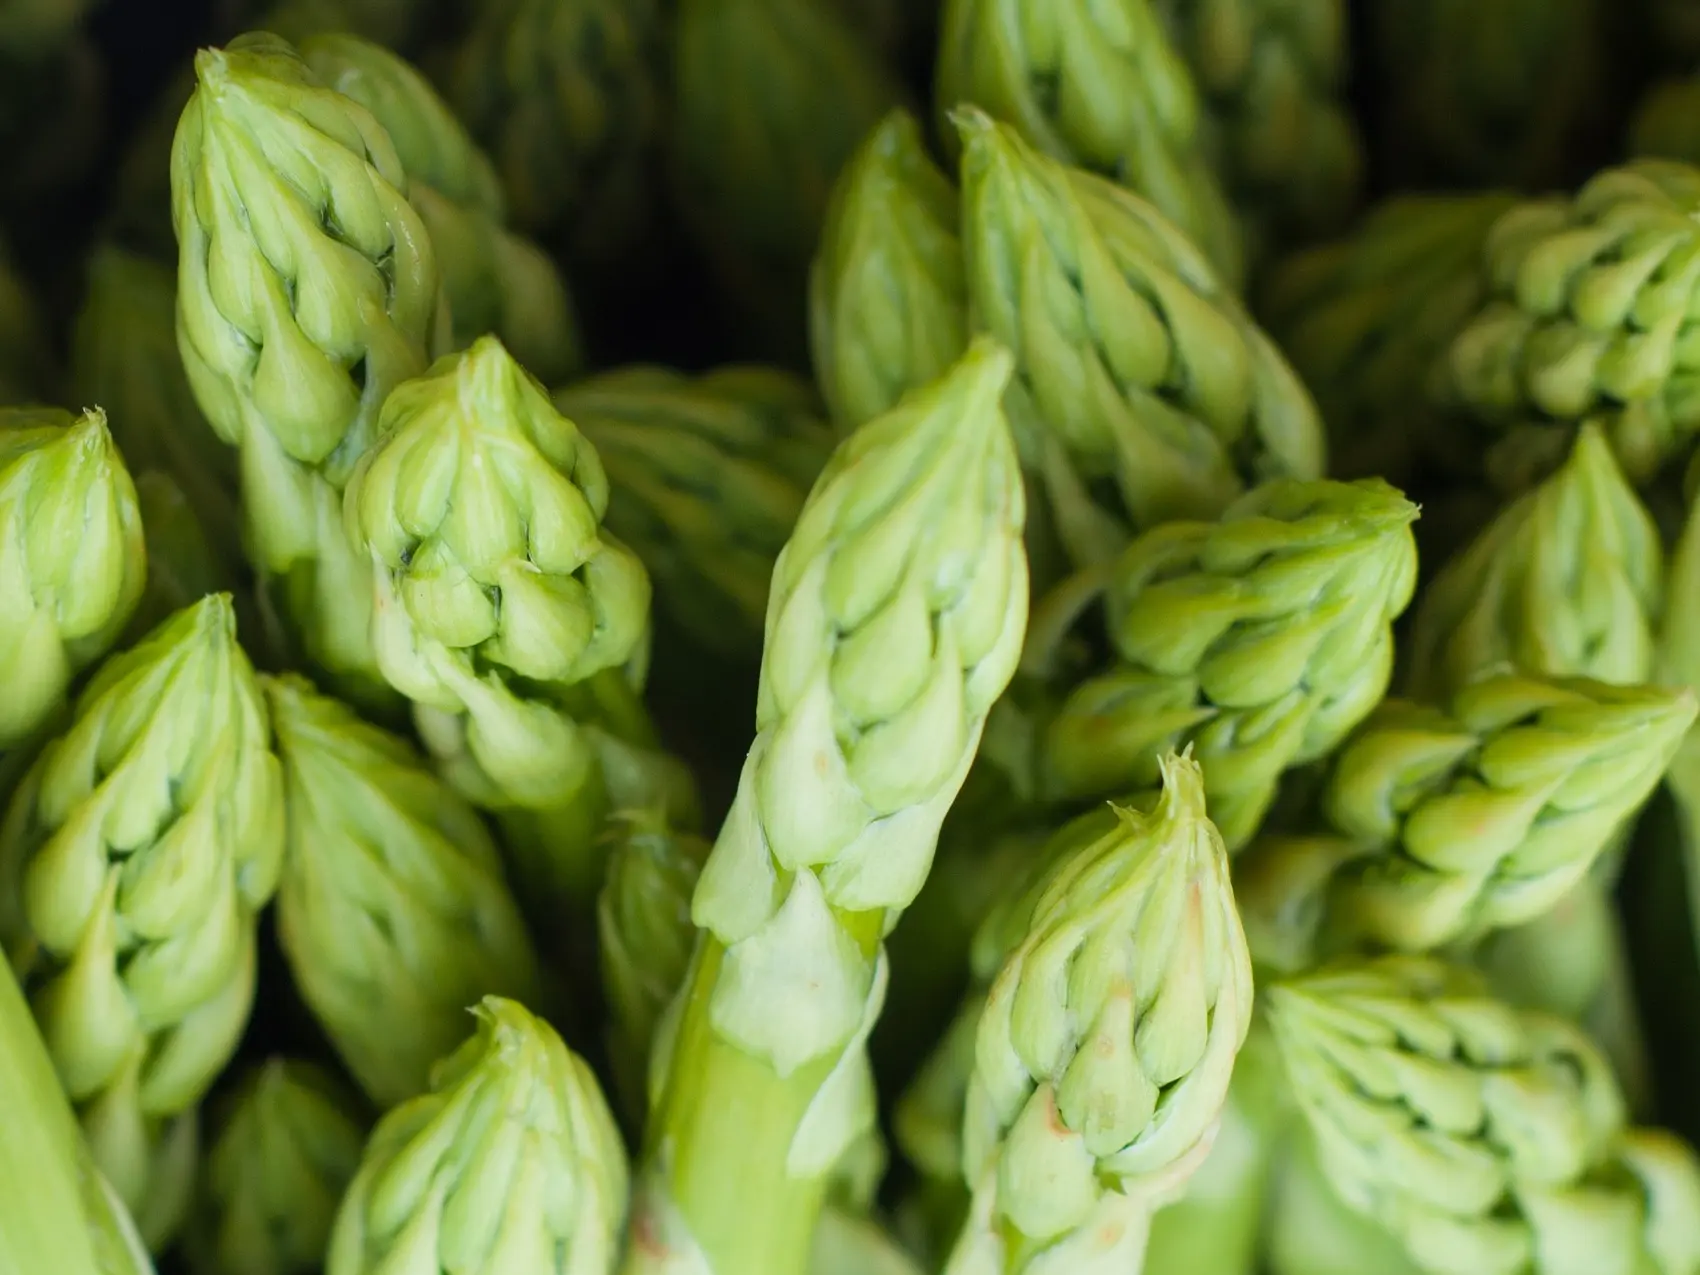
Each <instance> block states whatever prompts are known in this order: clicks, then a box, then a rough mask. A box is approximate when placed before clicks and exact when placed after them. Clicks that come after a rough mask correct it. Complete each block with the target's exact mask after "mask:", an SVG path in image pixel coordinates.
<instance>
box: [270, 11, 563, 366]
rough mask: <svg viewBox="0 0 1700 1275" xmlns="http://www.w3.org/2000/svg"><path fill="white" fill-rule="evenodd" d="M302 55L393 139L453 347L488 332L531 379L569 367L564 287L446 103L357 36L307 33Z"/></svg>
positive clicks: (420, 77)
mask: <svg viewBox="0 0 1700 1275" xmlns="http://www.w3.org/2000/svg"><path fill="white" fill-rule="evenodd" d="M301 55H302V57H304V58H305V59H306V60H307V64H308V65H309V66H311V67H312V68H313V71H314V73H315V74H317V75H318V76H319V78H320V79H321V80H323V81H324V82H325V83H326V84H328V85H330V86H331V87H333V88H335V89H336V90H337V91H338V92H340V93H344V94H346V95H348V96H349V97H351V98H353V99H354V100H355V101H356V102H359V103H360V105H362V106H364V107H365V108H366V109H367V110H369V111H371V112H372V115H373V117H374V118H375V119H376V120H377V121H378V123H379V124H380V125H382V126H383V128H384V130H385V132H387V133H388V134H389V136H390V140H391V141H392V142H393V143H394V144H395V148H396V155H397V157H398V158H399V159H400V160H401V166H402V169H403V171H404V172H406V174H407V179H408V184H407V194H408V199H409V201H410V202H411V203H412V204H413V206H414V208H415V209H417V210H418V213H419V216H420V219H421V220H422V221H423V222H424V223H425V229H426V231H427V233H428V234H429V235H430V238H431V247H432V250H433V251H434V252H435V254H436V258H437V264H438V267H439V269H440V270H441V272H442V280H443V292H444V294H445V295H446V296H447V298H448V303H449V314H450V317H451V319H452V321H453V339H454V345H455V348H457V349H460V348H464V347H465V346H468V345H470V344H472V342H473V341H475V340H477V339H478V338H479V337H480V336H483V335H484V334H485V333H486V332H493V333H495V334H496V335H497V336H499V337H501V339H502V340H503V342H504V343H506V344H507V346H508V347H509V348H510V349H512V350H513V351H514V355H515V357H516V358H518V359H519V361H520V362H521V363H523V364H524V365H525V366H526V368H527V369H529V370H530V371H531V373H532V374H533V375H534V376H538V377H541V378H542V379H544V380H546V381H553V380H558V379H561V378H563V377H567V376H571V375H574V374H575V373H577V372H578V371H579V368H580V364H581V363H582V360H583V354H582V351H581V350H580V349H579V339H578V322H577V319H576V318H575V316H574V314H573V308H572V301H571V299H570V298H569V297H568V296H567V289H566V284H565V283H564V282H563V281H562V279H561V275H560V272H559V271H558V270H557V269H556V268H555V264H554V262H553V261H551V260H550V259H549V257H548V256H547V255H546V254H545V253H544V252H543V250H542V249H541V248H539V247H538V246H537V245H536V244H534V243H532V242H530V241H529V240H526V239H522V238H520V237H519V236H517V235H514V234H511V233H510V232H509V231H508V230H507V229H506V227H505V218H506V213H507V209H506V200H505V196H504V195H503V193H502V187H501V182H500V180H499V179H498V178H497V176H496V170H495V168H494V167H493V166H492V165H491V163H490V161H489V159H488V158H487V157H486V156H485V155H484V153H483V152H482V151H480V150H479V149H478V147H477V145H476V144H475V143H474V142H473V140H472V138H471V137H470V136H469V135H468V133H467V131H466V129H465V127H464V126H463V125H462V124H461V123H460V121H459V120H457V119H456V118H455V117H454V114H453V113H452V112H451V111H450V109H449V105H448V103H447V102H445V101H443V99H442V98H441V97H439V96H438V95H437V92H436V90H435V89H433V88H432V87H431V86H430V84H429V83H428V82H427V81H426V79H425V77H424V76H423V75H421V74H420V73H419V72H418V71H416V70H414V68H413V67H411V66H409V65H408V64H407V63H406V62H405V61H403V60H402V59H401V58H399V57H397V56H396V55H395V54H393V53H391V52H390V51H389V50H387V49H384V48H382V47H381V46H379V45H376V44H373V43H371V42H370V41H367V40H362V39H360V38H358V37H357V36H351V35H340V34H327V35H316V36H313V37H311V38H309V39H307V40H305V41H303V43H302V45H301Z"/></svg>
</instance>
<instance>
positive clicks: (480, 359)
mask: <svg viewBox="0 0 1700 1275" xmlns="http://www.w3.org/2000/svg"><path fill="white" fill-rule="evenodd" d="M381 434H382V437H381V439H380V441H379V442H378V444H377V445H376V446H375V447H374V448H373V449H372V451H370V452H369V453H367V455H366V456H365V457H364V458H363V459H362V461H361V463H360V467H359V469H358V471H357V472H356V474H355V476H354V478H353V480H352V481H351V482H350V484H349V488H348V528H349V535H350V536H351V537H352V538H353V541H354V544H355V545H356V546H357V548H358V551H359V552H360V553H362V554H364V555H369V556H370V560H371V561H372V562H373V563H374V564H375V566H376V572H375V578H376V602H375V617H376V619H375V624H374V627H373V635H374V641H375V643H376V646H377V651H378V660H379V664H380V666H381V667H382V669H383V671H384V675H385V676H386V677H387V678H389V680H390V682H391V684H392V685H394V686H395V687H396V688H397V689H398V690H400V691H401V692H402V693H403V694H404V695H406V696H407V697H408V698H409V699H410V700H412V701H413V702H414V705H415V709H416V720H417V722H418V725H419V729H420V732H421V735H422V738H423V739H424V740H425V743H426V745H427V747H428V748H430V749H431V751H432V752H434V753H435V754H436V755H437V758H438V761H439V763H440V764H441V765H442V766H443V767H444V768H445V769H444V773H445V774H446V776H447V777H448V779H449V781H450V782H451V783H452V784H454V785H455V787H457V788H459V789H460V791H461V792H462V793H463V794H464V795H466V796H467V797H468V798H470V799H471V800H472V801H473V802H474V804H476V805H479V806H483V807H485V808H487V809H490V810H494V811H496V812H497V813H498V815H500V816H501V818H502V820H503V826H504V830H505V831H506V833H507V837H506V849H507V850H508V852H509V854H510V855H511V856H512V860H513V868H514V871H515V873H516V885H517V887H518V890H519V894H520V897H521V898H522V899H524V900H526V901H527V903H528V905H529V906H533V907H535V908H537V909H538V911H539V915H554V916H556V917H559V915H560V909H562V908H567V909H569V910H570V911H571V912H573V913H575V914H577V915H578V916H579V917H580V918H581V921H582V922H583V923H585V924H588V923H589V917H590V911H591V908H592V907H593V905H594V900H595V894H596V890H597V888H598V887H599V886H600V884H601V879H602V877H601V873H602V863H601V859H600V858H599V857H598V854H597V852H596V850H597V841H596V838H597V833H598V832H599V831H600V829H601V826H602V820H603V818H604V817H605V816H606V814H607V813H608V810H609V809H610V802H612V806H613V807H614V808H621V807H627V806H635V807H648V806H651V805H656V804H660V805H661V806H663V807H665V808H667V809H668V810H669V811H670V812H671V813H673V814H675V815H676V816H678V817H679V819H680V821H681V823H682V824H683V825H687V826H688V825H689V824H690V823H692V822H693V818H694V809H693V807H694V794H693V793H692V792H691V790H690V778H689V776H688V775H687V774H685V773H684V772H683V769H682V767H680V766H679V765H678V763H677V762H675V761H674V760H673V759H672V758H670V757H668V756H667V755H666V754H664V753H662V752H660V751H659V748H658V746H657V744H656V742H655V738H654V733H653V727H652V726H651V725H650V723H649V720H648V716H647V714H646V713H645V711H644V708H643V705H642V702H641V700H640V699H639V690H640V688H641V676H642V671H643V661H644V659H645V657H646V655H647V650H648V640H649V601H650V586H649V578H648V576H647V575H646V574H645V572H644V569H643V564H642V563H640V562H639V561H638V559H637V558H636V557H635V556H634V555H633V554H632V552H631V551H630V550H629V549H627V548H626V547H625V546H624V545H622V544H620V543H619V542H618V541H616V540H614V539H613V538H612V537H611V536H609V535H608V534H607V532H605V531H604V530H603V529H602V527H601V521H602V515H603V512H604V510H605V509H606V508H607V504H608V481H607V478H606V476H605V474H604V472H603V469H602V463H601V461H600V460H599V459H598V458H597V454H596V450H595V448H593V447H592V446H591V445H590V444H589V443H588V442H587V441H586V440H585V438H584V437H583V435H581V434H580V433H579V431H578V429H577V428H576V427H575V426H574V425H573V423H572V422H571V421H569V420H567V419H566V418H565V417H564V416H562V415H561V414H560V413H559V412H557V411H556V410H555V409H554V408H553V407H552V406H551V405H550V402H549V397H548V395H547V393H546V392H545V391H544V389H543V387H542V386H541V385H539V384H538V383H537V381H536V380H534V379H533V378H532V377H531V376H530V375H529V374H528V373H527V372H526V371H525V370H524V369H523V368H521V367H520V366H519V365H518V364H517V363H515V362H514V360H513V357H512V356H511V355H510V354H509V353H508V352H507V350H506V349H504V348H503V346H502V344H501V342H500V341H498V340H497V339H496V338H495V337H490V336H486V337H481V338H480V339H479V340H478V341H477V342H475V343H474V344H473V346H472V348H471V349H469V350H467V351H465V352H464V353H461V354H455V355H450V356H448V357H446V358H444V359H441V360H439V361H438V362H437V363H436V364H435V365H434V366H433V367H432V368H431V369H430V371H428V372H427V373H426V374H425V375H423V376H420V377H418V378H416V379H414V380H411V381H408V382H406V383H405V384H403V385H402V386H400V387H399V388H398V389H397V390H396V391H395V392H394V393H392V394H391V395H390V397H389V399H388V401H387V402H386V403H385V404H384V411H383V417H382V421H381Z"/></svg>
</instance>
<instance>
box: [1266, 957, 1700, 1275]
mask: <svg viewBox="0 0 1700 1275" xmlns="http://www.w3.org/2000/svg"><path fill="white" fill-rule="evenodd" d="M1266 1005H1267V1012H1268V1015H1269V1021H1270V1024H1271V1027H1272V1029H1273V1031H1274V1034H1275V1038H1276V1041H1277V1043H1278V1046H1279V1048H1280V1050H1281V1055H1282V1058H1283V1061H1284V1063H1285V1065H1286V1068H1287V1072H1288V1075H1289V1077H1290V1079H1291V1087H1292V1093H1293V1096H1294V1098H1295V1099H1296V1100H1297V1102H1298V1105H1299V1108H1300V1110H1301V1111H1302V1112H1303V1114H1304V1119H1305V1123H1306V1126H1307V1128H1308V1129H1309V1131H1310V1133H1311V1135H1312V1136H1313V1137H1314V1138H1315V1139H1316V1146H1317V1152H1318V1162H1319V1164H1320V1166H1321V1169H1322V1172H1323V1175H1324V1176H1325V1177H1326V1178H1327V1180H1328V1183H1329V1185H1330V1186H1331V1187H1332V1188H1333V1190H1334V1192H1335V1193H1336V1194H1337V1195H1338V1197H1339V1198H1340V1199H1341V1200H1342V1201H1344V1202H1345V1203H1346V1204H1347V1205H1348V1206H1349V1207H1351V1208H1352V1209H1353V1210H1355V1211H1356V1212H1358V1213H1360V1214H1363V1215H1365V1216H1367V1217H1368V1218H1370V1219H1371V1220H1373V1221H1375V1222H1378V1223H1379V1224H1380V1225H1382V1226H1383V1227H1385V1228H1386V1229H1387V1230H1388V1231H1389V1232H1390V1233H1391V1234H1392V1235H1393V1237H1394V1238H1395V1239H1396V1240H1397V1241H1398V1243H1399V1244H1400V1245H1401V1247H1403V1249H1404V1250H1405V1252H1406V1254H1407V1255H1408V1256H1409V1257H1410V1259H1411V1260H1412V1262H1414V1263H1415V1265H1416V1266H1417V1267H1418V1268H1419V1269H1421V1270H1423V1271H1426V1272H1431V1273H1433V1275H1464V1272H1471V1273H1473V1275H1524V1273H1530V1275H1568V1273H1570V1272H1575V1273H1576V1275H1581V1273H1582V1272H1590V1273H1597V1272H1611V1273H1612V1275H1617V1273H1620V1272H1621V1273H1622V1275H1630V1273H1632V1272H1641V1271H1657V1272H1661V1275H1663V1273H1664V1272H1676V1271H1688V1270H1692V1269H1694V1266H1695V1265H1696V1264H1697V1263H1700V1225H1696V1221H1695V1219H1696V1218H1700V1161H1697V1160H1696V1158H1695V1155H1694V1153H1693V1151H1692V1150H1690V1149H1689V1148H1688V1147H1686V1146H1684V1145H1683V1144H1682V1143H1681V1142H1680V1140H1678V1139H1675V1138H1673V1137H1671V1136H1670V1135H1667V1134H1664V1133H1662V1132H1659V1131H1654V1130H1640V1129H1630V1128H1627V1127H1626V1125H1625V1121H1624V1110H1623V1104H1622V1098H1621V1095H1620V1094H1619V1093H1618V1090H1617V1086H1616V1083H1615V1081H1614V1080H1613V1078H1612V1076H1611V1074H1610V1068H1609V1067H1608V1066H1607V1064H1606V1062H1605V1060H1604V1059H1603V1058H1602V1057H1600V1055H1599V1053H1598V1052H1597V1051H1596V1050H1595V1048H1594V1047H1593V1045H1592V1044H1591V1043H1590V1042H1589V1041H1588V1040H1587V1039H1586V1038H1585V1037H1584V1036H1583V1035H1582V1034H1581V1033H1580V1032H1579V1031H1578V1030H1576V1029H1575V1028H1573V1027H1572V1026H1570V1025H1569V1024H1567V1023H1565V1022H1563V1021H1562V1020H1559V1019H1555V1018H1548V1017H1545V1016H1543V1015H1539V1014H1536V1013H1532V1012H1529V1011H1518V1010H1514V1009H1511V1008H1510V1007H1508V1006H1506V1005H1504V1004H1503V1003H1501V1002H1498V1001H1495V1000H1494V999H1492V998H1491V997H1489V996H1487V995H1486V994H1484V992H1483V991H1482V990H1481V987H1480V984H1479V982H1478V981H1477V980H1476V979H1475V978H1474V977H1473V976H1471V975H1470V974H1469V973H1468V972H1467V971H1464V970H1461V969H1459V968H1458V967H1455V966H1449V965H1447V964H1445V963H1444V962H1441V961H1437V960H1434V959H1433V958H1428V957H1386V958H1381V959H1379V960H1373V961H1363V960H1358V961H1354V962H1351V963H1346V964H1341V965H1338V966H1331V967H1326V968H1323V969H1320V970H1317V971H1315V972H1313V973H1310V974H1306V975H1302V976H1299V977H1297V978H1294V979H1291V980H1288V981H1285V982H1282V983H1279V984H1277V985H1274V986H1272V987H1269V988H1267V989H1266Z"/></svg>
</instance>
